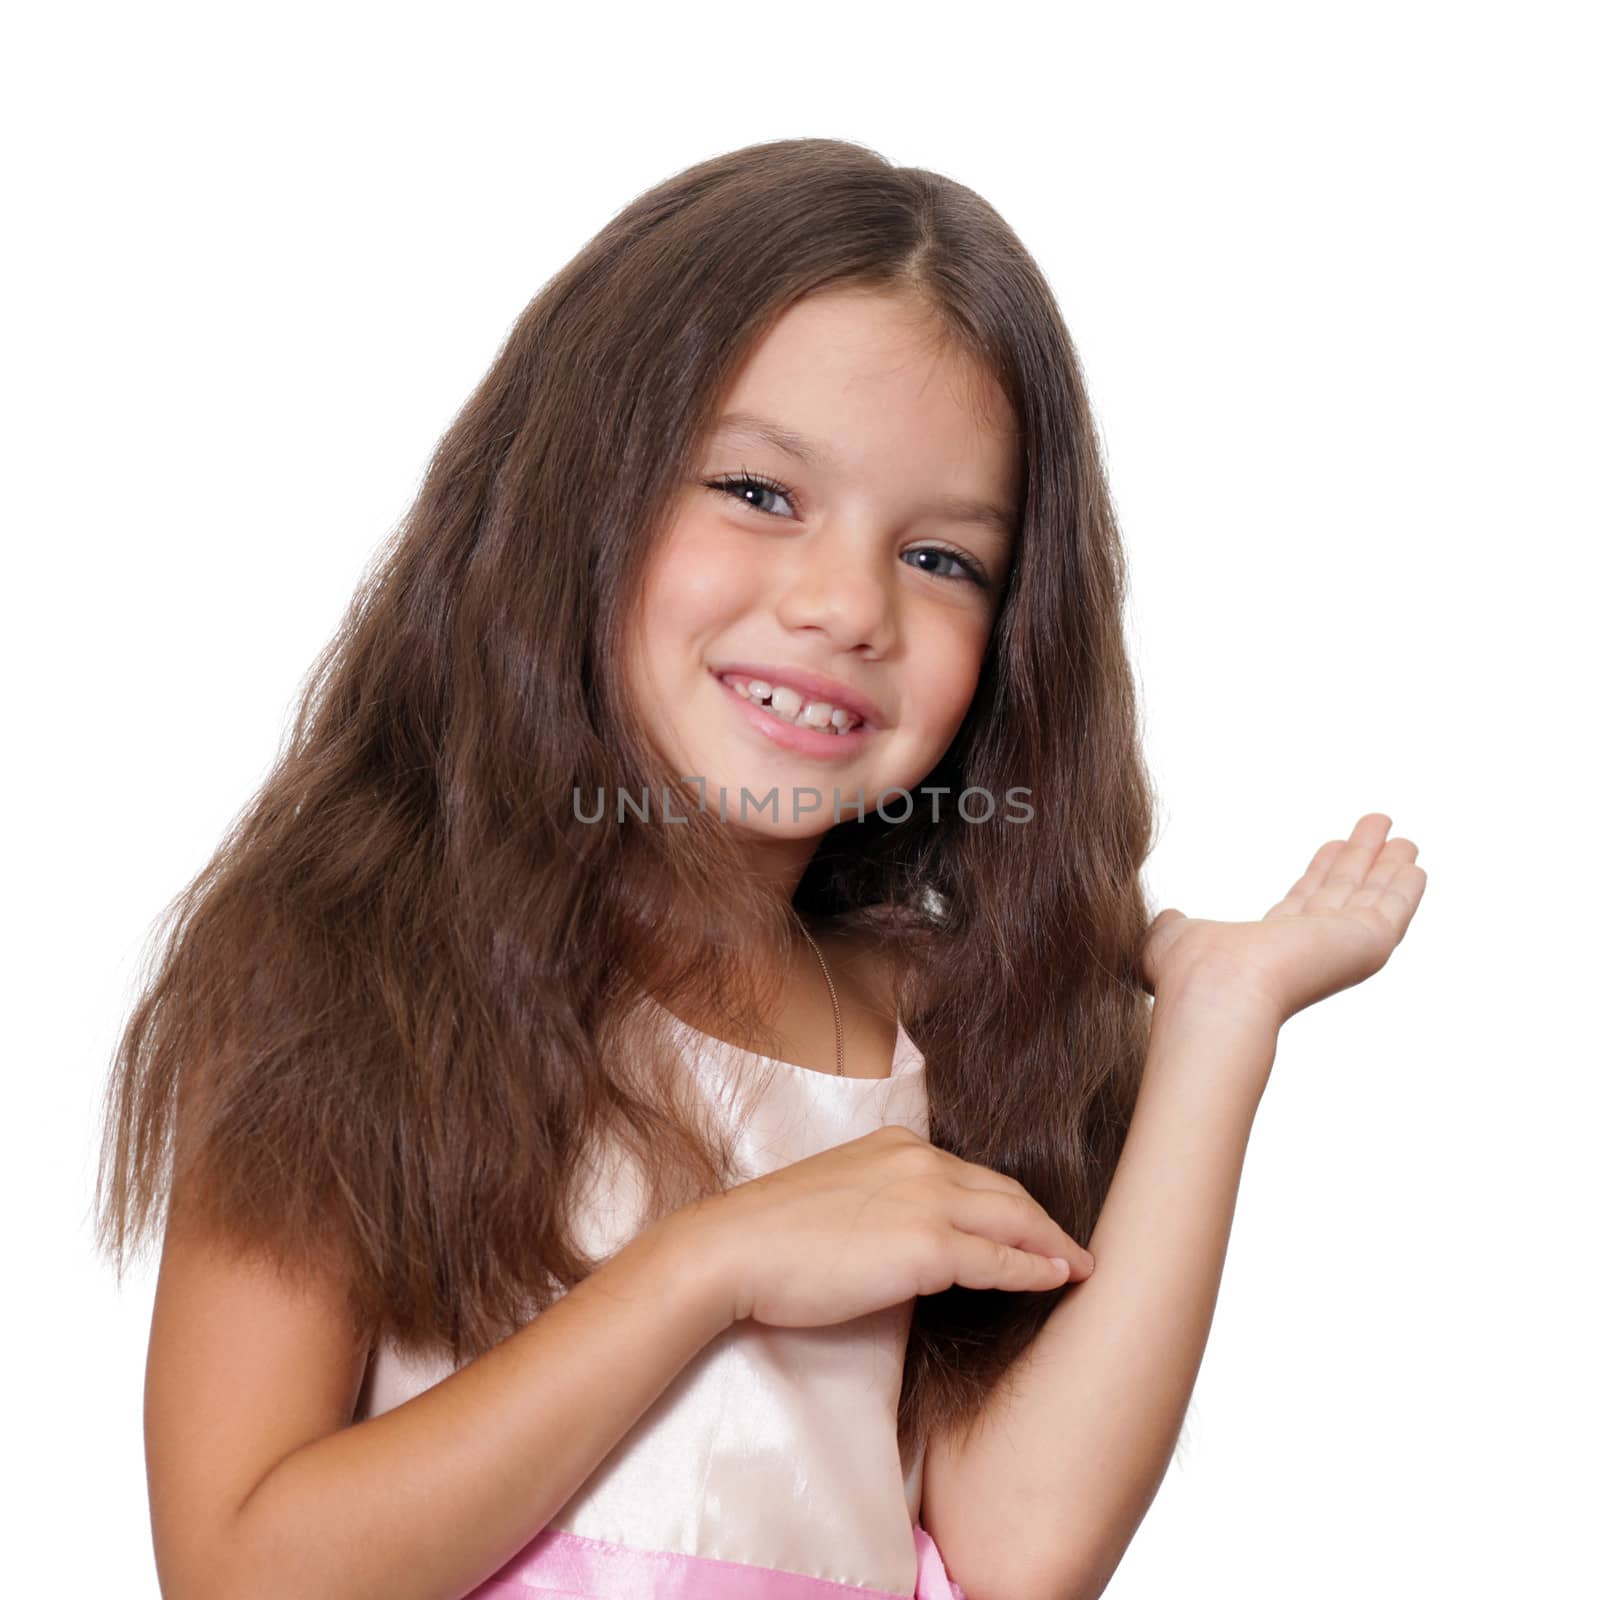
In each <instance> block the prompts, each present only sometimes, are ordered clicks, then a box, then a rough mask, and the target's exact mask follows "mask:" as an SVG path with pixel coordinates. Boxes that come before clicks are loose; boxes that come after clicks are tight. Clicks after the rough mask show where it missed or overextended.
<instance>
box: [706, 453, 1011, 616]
mask: <svg viewBox="0 0 1600 1600" xmlns="http://www.w3.org/2000/svg"><path fill="white" fill-rule="evenodd" d="M706 487H707V488H708V489H715V490H717V492H718V493H720V494H726V495H728V496H729V497H730V498H732V499H734V500H737V501H738V502H739V503H740V504H741V505H744V506H748V507H749V508H750V510H752V511H757V512H760V513H761V515H762V516H767V517H772V516H778V515H781V513H779V512H775V511H769V510H768V509H767V508H766V507H765V506H762V505H758V504H756V503H755V502H754V501H753V500H751V499H749V498H747V496H748V495H749V492H750V491H751V490H755V491H757V492H758V493H760V494H768V495H776V496H777V497H778V499H780V500H784V501H788V502H790V506H791V509H792V508H793V496H794V490H792V489H791V488H789V487H788V485H787V484H782V483H779V482H778V480H777V479H776V478H769V477H767V476H766V475H765V474H764V473H760V472H746V471H743V470H741V471H739V472H736V473H734V474H732V475H731V476H729V477H726V478H708V479H707V480H706ZM905 553H906V555H908V556H942V557H943V558H944V559H945V560H946V561H951V562H954V563H955V565H956V566H957V567H958V568H959V569H960V572H961V573H962V574H964V576H957V575H956V574H955V573H949V572H935V571H934V570H932V569H931V568H929V567H918V568H917V570H918V571H919V572H926V573H927V574H928V576H929V577H930V578H954V579H955V581H956V582H958V583H971V584H974V585H976V586H977V587H978V588H980V589H987V588H989V586H990V585H989V577H988V574H987V573H985V571H984V570H983V568H982V567H981V566H980V565H979V564H978V562H976V561H975V560H973V558H972V557H971V556H969V555H965V554H963V553H962V552H961V551H960V550H954V549H951V548H950V547H949V546H947V545H937V544H935V545H919V546H918V547H917V548H916V549H915V550H907V551H906V552H905Z"/></svg>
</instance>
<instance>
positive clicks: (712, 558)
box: [641, 517, 752, 642]
mask: <svg viewBox="0 0 1600 1600" xmlns="http://www.w3.org/2000/svg"><path fill="white" fill-rule="evenodd" d="M751 577H752V570H751V566H750V563H749V562H748V561H747V560H742V559H741V558H740V553H739V548H738V546H737V545H735V544H733V543H731V542H730V541H729V540H728V539H727V538H725V537H722V536H720V535H719V534H718V532H717V531H716V529H715V528H714V526H711V525H708V524H707V523H706V522H705V520H704V519H696V518H693V517H687V518H683V519H680V520H679V522H678V523H677V524H675V525H674V526H673V528H672V529H671V530H670V531H669V533H668V534H667V536H666V537H665V538H664V539H663V540H662V543H661V546H660V548H659V549H658V550H657V552H656V553H655V556H654V558H653V560H652V561H651V566H650V571H649V573H648V575H647V576H646V579H645V586H644V604H643V607H642V611H641V615H642V617H643V622H644V628H645V632H646V635H647V637H648V638H649V639H652V640H655V641H658V642H665V641H670V640H674V639H676V640H681V639H684V638H688V637H692V636H694V635H695V634H697V633H699V632H702V631H704V630H705V629H708V628H714V627H716V626H718V625H719V624H720V623H722V622H723V621H724V620H725V619H726V618H727V617H728V615H729V614H730V613H735V612H737V611H738V610H739V608H740V607H741V606H743V605H744V604H746V603H747V602H748V599H749V591H750V584H751Z"/></svg>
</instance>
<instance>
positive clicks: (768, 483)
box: [706, 471, 794, 517]
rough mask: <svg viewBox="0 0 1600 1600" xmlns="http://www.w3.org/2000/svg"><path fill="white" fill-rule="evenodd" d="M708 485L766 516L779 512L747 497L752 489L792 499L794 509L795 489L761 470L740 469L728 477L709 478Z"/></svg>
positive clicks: (783, 498) (709, 487)
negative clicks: (765, 474) (745, 470)
mask: <svg viewBox="0 0 1600 1600" xmlns="http://www.w3.org/2000/svg"><path fill="white" fill-rule="evenodd" d="M706 487H707V488H708V489H716V490H717V491H719V492H720V493H722V494H726V495H731V496H732V497H733V498H734V499H735V500H737V501H739V502H740V503H741V504H743V505H747V506H749V507H750V509H751V510H752V511H759V512H761V513H762V514H763V515H764V516H769V517H771V516H777V515H779V513H777V512H775V511H768V510H767V508H766V507H765V506H760V505H756V504H755V503H754V502H753V501H751V500H748V499H746V498H745V497H746V496H747V495H748V494H749V492H750V491H751V490H752V489H754V490H755V491H756V492H757V493H759V494H774V495H776V496H777V497H778V498H779V499H780V500H788V501H791V504H790V509H791V510H792V509H793V503H792V500H791V497H792V496H793V494H794V490H792V489H790V488H789V487H787V486H786V485H785V484H781V483H779V482H778V480H777V479H776V478H768V477H766V476H764V475H763V474H762V473H759V472H743V471H740V472H736V473H735V474H733V476H732V477H728V478H711V479H709V480H707V483H706Z"/></svg>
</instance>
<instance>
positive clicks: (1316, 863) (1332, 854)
mask: <svg viewBox="0 0 1600 1600" xmlns="http://www.w3.org/2000/svg"><path fill="white" fill-rule="evenodd" d="M1344 846H1345V841H1344V840H1343V839H1330V840H1328V842H1327V843H1326V844H1325V845H1323V846H1322V847H1321V848H1320V849H1319V850H1318V851H1317V853H1316V854H1315V855H1314V856H1312V858H1311V860H1310V862H1309V863H1308V865H1307V866H1306V870H1305V871H1304V872H1303V873H1301V874H1300V876H1299V878H1297V879H1296V880H1295V882H1294V884H1293V886H1292V887H1291V888H1290V890H1289V892H1288V893H1287V894H1286V895H1285V896H1284V897H1283V899H1281V900H1280V901H1279V902H1278V903H1277V905H1275V906H1274V907H1273V908H1272V911H1281V912H1287V913H1295V912H1299V911H1301V910H1303V909H1304V907H1305V903H1306V901H1308V900H1309V899H1310V898H1311V897H1312V895H1314V894H1315V893H1316V892H1317V890H1318V889H1320V888H1321V887H1322V884H1323V881H1324V880H1325V879H1326V878H1327V876H1328V869H1329V868H1330V867H1331V866H1332V865H1333V863H1334V860H1335V859H1336V858H1337V856H1338V854H1339V852H1340V851H1341V850H1343V849H1344ZM1267 915H1268V916H1271V915H1272V912H1271V911H1269V912H1268V913H1267Z"/></svg>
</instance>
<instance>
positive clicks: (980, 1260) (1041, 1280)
mask: <svg viewBox="0 0 1600 1600" xmlns="http://www.w3.org/2000/svg"><path fill="white" fill-rule="evenodd" d="M950 1253H951V1257H952V1260H951V1263H950V1266H951V1269H952V1271H953V1274H954V1279H955V1282H957V1283H959V1284H961V1285H963V1286H964V1287H965V1288H968V1289H1010V1290H1014V1291H1023V1290H1030V1289H1031V1290H1035V1291H1037V1290H1040V1289H1059V1288H1060V1287H1061V1285H1062V1284H1064V1283H1066V1282H1067V1281H1068V1280H1067V1268H1066V1267H1058V1266H1056V1265H1055V1263H1054V1262H1052V1261H1051V1260H1050V1259H1049V1257H1048V1256H1041V1255H1035V1254H1034V1253H1033V1252H1032V1251H1031V1250H1018V1249H1016V1248H1015V1247H1014V1246H1012V1245H1009V1244H998V1243H996V1242H995V1240H993V1239H984V1238H981V1237H980V1236H979V1235H978V1234H975V1233H963V1232H961V1230H960V1229H958V1228H952V1229H951V1230H950Z"/></svg>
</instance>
